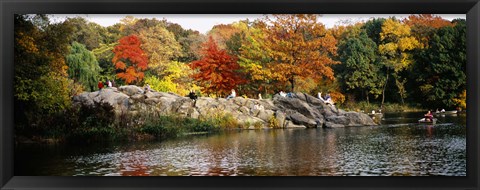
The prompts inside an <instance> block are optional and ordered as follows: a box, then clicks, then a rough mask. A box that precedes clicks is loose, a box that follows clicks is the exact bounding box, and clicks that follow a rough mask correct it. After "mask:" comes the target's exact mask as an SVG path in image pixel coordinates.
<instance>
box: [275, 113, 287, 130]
mask: <svg viewBox="0 0 480 190" xmlns="http://www.w3.org/2000/svg"><path fill="white" fill-rule="evenodd" d="M286 118H287V117H286V115H285V113H284V112H282V111H276V112H275V119H276V120H277V122H278V125H279V127H280V128H285V119H286Z"/></svg>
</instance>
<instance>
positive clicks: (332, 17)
mask: <svg viewBox="0 0 480 190" xmlns="http://www.w3.org/2000/svg"><path fill="white" fill-rule="evenodd" d="M127 15H131V16H134V17H135V18H157V19H158V20H162V19H163V18H165V19H166V20H168V21H170V22H173V23H177V24H180V25H181V26H182V27H183V28H185V29H192V30H197V31H199V32H201V33H204V34H205V33H206V32H208V31H209V30H210V29H212V27H213V26H214V25H217V24H230V23H232V22H235V21H239V20H244V19H247V18H248V19H250V20H255V19H257V18H261V17H263V15H261V14H259V15H253V14H243V15H242V14H221V15H218V14H155V15H145V14H75V15H73V14H55V15H52V17H51V19H52V21H54V22H60V21H63V20H65V19H66V18H67V17H77V16H80V17H84V18H86V19H87V20H89V21H91V22H95V23H97V24H99V25H101V26H105V27H106V26H111V25H114V24H115V23H118V22H120V20H121V19H122V18H125V16H127ZM391 16H395V17H397V18H399V19H402V18H406V17H407V16H408V14H394V15H378V14H328V15H327V14H326V15H322V16H321V17H320V18H319V21H320V22H321V23H323V24H325V26H326V27H327V28H331V27H333V26H335V25H338V24H341V23H342V22H343V21H346V20H351V21H353V22H359V21H362V20H363V21H365V20H369V19H370V18H373V17H375V18H378V17H383V18H388V17H391ZM436 16H441V17H442V18H444V19H447V20H453V19H456V18H463V19H465V18H466V15H465V14H436Z"/></svg>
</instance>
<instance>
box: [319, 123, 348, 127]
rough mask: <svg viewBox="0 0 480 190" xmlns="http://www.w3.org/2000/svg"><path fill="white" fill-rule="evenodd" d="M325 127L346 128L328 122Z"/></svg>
mask: <svg viewBox="0 0 480 190" xmlns="http://www.w3.org/2000/svg"><path fill="white" fill-rule="evenodd" d="M324 126H325V127H327V128H341V127H345V125H342V124H335V123H332V122H326V123H325V125H324Z"/></svg>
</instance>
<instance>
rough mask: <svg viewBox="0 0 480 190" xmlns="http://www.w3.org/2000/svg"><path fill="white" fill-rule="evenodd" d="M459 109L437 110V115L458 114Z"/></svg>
mask: <svg viewBox="0 0 480 190" xmlns="http://www.w3.org/2000/svg"><path fill="white" fill-rule="evenodd" d="M457 113H458V111H457V110H452V111H445V112H435V114H436V115H451V114H457Z"/></svg>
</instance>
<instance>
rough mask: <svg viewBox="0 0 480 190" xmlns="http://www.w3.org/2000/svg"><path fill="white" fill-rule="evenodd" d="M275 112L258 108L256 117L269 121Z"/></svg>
mask: <svg viewBox="0 0 480 190" xmlns="http://www.w3.org/2000/svg"><path fill="white" fill-rule="evenodd" d="M274 113H275V112H273V111H272V110H259V112H258V115H257V116H256V117H258V118H259V119H261V120H263V121H265V122H269V120H270V118H272V117H274V115H273V114H274Z"/></svg>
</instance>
